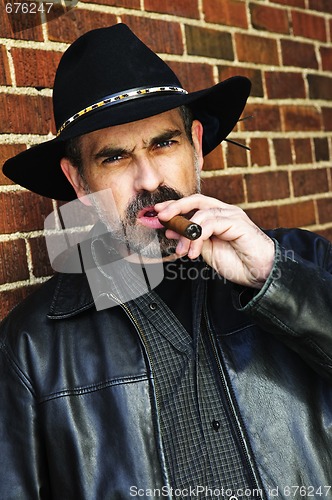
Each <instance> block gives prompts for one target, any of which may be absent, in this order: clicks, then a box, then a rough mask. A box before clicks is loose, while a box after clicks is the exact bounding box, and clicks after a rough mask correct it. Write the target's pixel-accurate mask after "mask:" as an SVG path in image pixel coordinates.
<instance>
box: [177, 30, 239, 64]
mask: <svg viewBox="0 0 332 500" xmlns="http://www.w3.org/2000/svg"><path fill="white" fill-rule="evenodd" d="M185 29H186V30H185V33H186V40H187V51H188V54H193V55H196V56H205V57H214V58H216V59H227V60H230V61H232V60H233V59H234V52H233V45H232V37H231V34H230V33H225V32H223V31H217V30H213V29H207V28H201V27H199V26H186V28H185Z"/></svg>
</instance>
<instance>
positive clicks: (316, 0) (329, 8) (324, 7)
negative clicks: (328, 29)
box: [309, 0, 332, 14]
mask: <svg viewBox="0 0 332 500" xmlns="http://www.w3.org/2000/svg"><path fill="white" fill-rule="evenodd" d="M309 9H310V10H318V11H320V12H324V13H328V12H329V13H330V14H332V3H331V0H309Z"/></svg>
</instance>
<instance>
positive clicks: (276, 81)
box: [265, 71, 306, 99]
mask: <svg viewBox="0 0 332 500" xmlns="http://www.w3.org/2000/svg"><path fill="white" fill-rule="evenodd" d="M265 82H266V89H267V95H268V97H269V98H270V99H300V98H303V99H304V98H305V97H306V95H305V86H304V80H303V76H302V74H300V73H289V72H284V71H283V72H281V71H267V72H266V73H265Z"/></svg>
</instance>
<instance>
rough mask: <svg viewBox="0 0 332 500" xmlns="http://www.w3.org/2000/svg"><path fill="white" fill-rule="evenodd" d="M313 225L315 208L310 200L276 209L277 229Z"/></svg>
mask: <svg viewBox="0 0 332 500" xmlns="http://www.w3.org/2000/svg"><path fill="white" fill-rule="evenodd" d="M315 223H316V217H315V207H314V203H313V201H312V200H309V201H304V202H302V203H290V204H287V205H280V206H279V207H278V226H279V227H304V226H311V225H312V224H315Z"/></svg>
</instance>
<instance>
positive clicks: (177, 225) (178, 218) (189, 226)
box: [159, 215, 202, 240]
mask: <svg viewBox="0 0 332 500" xmlns="http://www.w3.org/2000/svg"><path fill="white" fill-rule="evenodd" d="M159 220H160V219H159ZM160 222H161V224H162V225H163V226H165V227H166V229H172V230H173V231H175V232H176V233H178V234H180V235H181V236H185V238H188V239H189V240H197V238H199V237H200V235H201V234H202V228H201V226H199V225H198V224H195V222H192V221H190V220H188V219H186V218H185V217H183V216H182V215H175V217H172V218H171V219H170V220H168V221H163V220H161V221H160Z"/></svg>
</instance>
